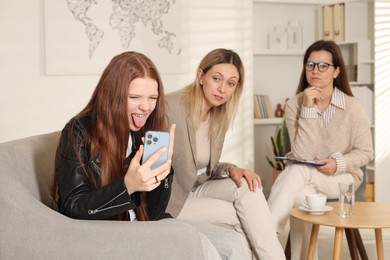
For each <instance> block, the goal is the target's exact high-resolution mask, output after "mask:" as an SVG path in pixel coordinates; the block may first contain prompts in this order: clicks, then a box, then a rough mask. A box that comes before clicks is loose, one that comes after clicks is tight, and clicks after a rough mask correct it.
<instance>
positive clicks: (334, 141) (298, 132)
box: [285, 92, 374, 185]
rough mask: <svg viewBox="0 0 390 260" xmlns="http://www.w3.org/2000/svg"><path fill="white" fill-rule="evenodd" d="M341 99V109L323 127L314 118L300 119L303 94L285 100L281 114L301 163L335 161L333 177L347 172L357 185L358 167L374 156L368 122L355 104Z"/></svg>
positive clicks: (360, 107)
mask: <svg viewBox="0 0 390 260" xmlns="http://www.w3.org/2000/svg"><path fill="white" fill-rule="evenodd" d="M344 96H345V104H346V106H345V109H340V108H336V111H335V113H334V114H333V117H332V119H331V120H330V122H329V124H328V125H327V126H326V127H325V128H321V127H320V123H319V120H318V118H303V117H301V108H302V103H303V92H301V93H299V94H297V95H296V96H294V97H293V98H291V99H289V100H288V102H287V104H286V111H285V112H286V123H287V128H288V133H289V137H290V141H291V153H292V154H293V156H296V157H298V158H302V159H305V160H314V159H325V158H335V159H336V161H337V171H336V173H335V174H340V173H343V172H348V173H351V174H352V176H353V178H354V181H355V184H356V185H360V183H361V182H362V177H363V172H362V170H361V169H360V167H362V166H364V165H366V164H367V163H368V162H370V161H371V160H372V159H373V157H374V151H373V146H372V135H371V130H370V123H369V120H368V117H367V114H366V112H365V111H364V109H363V107H362V106H361V104H360V103H359V101H358V100H357V99H356V98H354V97H351V96H348V95H344ZM340 162H343V163H340Z"/></svg>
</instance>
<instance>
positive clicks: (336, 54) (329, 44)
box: [296, 40, 353, 96]
mask: <svg viewBox="0 0 390 260" xmlns="http://www.w3.org/2000/svg"><path fill="white" fill-rule="evenodd" d="M314 51H327V52H329V53H330V54H331V55H332V63H333V65H334V67H335V68H339V70H340V73H339V75H338V76H337V78H335V79H334V82H333V85H334V87H336V88H338V89H339V90H341V91H342V92H344V93H345V94H347V95H349V96H353V94H352V90H351V86H350V85H349V80H348V74H347V70H346V68H345V63H344V59H343V55H342V53H341V50H340V47H339V46H338V45H337V44H336V43H335V42H334V41H325V40H319V41H316V42H314V43H313V44H312V45H310V46H309V48H307V50H306V52H305V56H304V57H303V67H302V73H301V78H300V80H299V84H298V89H297V92H296V94H298V93H300V92H302V91H304V90H305V89H306V88H307V87H309V82H307V78H306V69H305V64H306V62H307V60H308V59H309V57H310V54H311V53H312V52H314Z"/></svg>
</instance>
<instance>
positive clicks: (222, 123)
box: [184, 49, 244, 138]
mask: <svg viewBox="0 0 390 260" xmlns="http://www.w3.org/2000/svg"><path fill="white" fill-rule="evenodd" d="M217 64H232V65H234V66H235V67H236V68H237V71H238V74H239V81H238V84H237V88H236V90H235V91H234V93H233V96H232V98H231V99H230V100H228V101H227V102H226V103H224V104H222V105H220V106H217V107H212V108H211V109H210V115H209V116H210V119H209V122H210V127H209V136H210V138H211V137H216V136H218V135H220V134H225V133H226V132H227V130H228V129H229V126H230V125H231V124H232V123H233V120H234V117H235V115H236V113H237V109H238V105H239V102H240V97H241V94H242V90H243V87H244V66H243V64H242V61H241V59H240V56H238V54H237V53H235V52H234V51H232V50H227V49H215V50H213V51H211V52H209V53H208V54H206V56H205V57H204V58H203V59H202V61H201V62H200V64H199V66H198V70H199V69H200V70H202V71H203V73H204V74H206V73H207V71H209V70H210V69H211V68H212V67H213V66H214V65H217ZM184 92H185V93H186V99H187V100H186V101H187V102H186V103H187V111H188V113H189V115H191V121H192V125H193V127H194V128H195V129H198V126H199V124H200V121H201V115H202V108H203V107H202V106H203V99H204V94H203V90H202V85H201V84H200V81H199V77H198V75H197V74H196V77H195V80H194V82H192V83H191V84H190V85H188V86H187V87H186V88H185V89H184Z"/></svg>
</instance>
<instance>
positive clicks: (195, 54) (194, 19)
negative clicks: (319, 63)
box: [0, 0, 253, 168]
mask: <svg viewBox="0 0 390 260" xmlns="http://www.w3.org/2000/svg"><path fill="white" fill-rule="evenodd" d="M62 1H66V0H62ZM107 1H109V0H107ZM183 1H186V0H183ZM186 2H188V4H189V5H190V13H189V17H188V19H189V31H188V34H189V37H190V41H189V46H185V47H186V48H189V50H190V51H189V53H190V59H189V60H188V61H187V62H189V63H190V67H191V70H190V71H189V72H188V73H187V74H170V75H162V77H163V80H164V83H165V87H166V92H170V91H173V90H176V89H179V88H181V87H182V86H184V85H185V84H187V83H189V82H190V81H192V80H193V78H194V76H195V70H196V67H197V65H198V63H199V62H200V60H201V58H202V57H203V56H204V55H205V54H206V53H207V52H208V51H210V50H212V49H214V48H217V47H223V48H230V49H234V50H235V51H237V52H238V53H239V54H240V55H241V58H242V59H243V61H244V64H245V67H246V86H245V90H244V94H243V97H242V100H249V102H248V101H244V102H241V104H242V105H241V107H240V110H239V114H238V116H237V118H236V121H235V124H234V127H233V128H232V131H230V132H229V133H228V136H227V140H226V143H225V149H224V153H223V159H225V160H229V161H231V162H233V163H237V164H239V165H241V166H246V167H250V168H252V167H253V127H252V102H251V101H252V98H251V97H252V93H253V91H252V85H253V84H252V22H251V21H252V0H244V1H241V0H213V1H208V0H190V1H186ZM43 3H44V2H43V0H14V1H7V0H0V37H1V48H0V68H1V69H0V93H1V94H0V111H1V112H0V143H1V142H6V141H9V140H13V139H18V138H22V137H27V136H31V135H37V134H42V133H48V132H52V131H57V130H60V129H62V127H63V126H64V125H65V123H66V122H67V121H68V120H69V119H70V117H72V116H73V115H74V114H76V113H77V112H78V111H80V110H81V109H82V108H83V107H84V105H85V104H86V103H87V101H88V100H89V98H90V96H91V94H92V91H93V89H94V88H95V85H96V83H97V81H98V78H99V75H84V76H80V75H78V76H47V75H45V64H44V61H45V56H44V55H45V49H44V48H45V46H44V37H45V32H44V11H43V10H44V4H43ZM145 54H147V53H145ZM178 66H180V64H178Z"/></svg>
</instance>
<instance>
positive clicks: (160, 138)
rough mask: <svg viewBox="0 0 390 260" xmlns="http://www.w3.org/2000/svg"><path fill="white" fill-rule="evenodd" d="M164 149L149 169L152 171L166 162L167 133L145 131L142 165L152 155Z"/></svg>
mask: <svg viewBox="0 0 390 260" xmlns="http://www.w3.org/2000/svg"><path fill="white" fill-rule="evenodd" d="M163 147H165V148H166V150H165V151H164V153H163V154H162V155H161V156H160V157H159V158H158V159H157V161H156V162H155V163H153V164H152V166H151V167H150V168H151V169H152V170H153V169H156V168H157V167H159V166H161V165H162V164H164V163H165V162H166V161H167V160H168V148H169V133H168V132H161V131H147V132H146V134H145V138H144V154H143V156H142V164H144V163H145V162H146V161H147V160H148V159H149V158H150V157H151V156H152V155H153V154H154V153H156V152H157V151H158V150H160V149H161V148H163Z"/></svg>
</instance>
